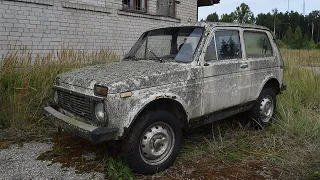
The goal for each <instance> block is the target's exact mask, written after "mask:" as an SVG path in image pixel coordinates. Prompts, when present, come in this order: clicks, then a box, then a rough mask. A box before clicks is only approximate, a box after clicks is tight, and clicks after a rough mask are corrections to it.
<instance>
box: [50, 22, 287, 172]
mask: <svg viewBox="0 0 320 180" xmlns="http://www.w3.org/2000/svg"><path fill="white" fill-rule="evenodd" d="M282 79H283V60H282V58H281V56H280V52H279V50H278V48H277V46H276V43H275V41H274V38H273V35H272V34H271V33H270V31H269V30H268V29H266V28H264V27H260V26H251V25H239V24H219V23H213V24H208V23H196V24H187V25H180V26H174V27H164V28H157V29H153V30H150V31H147V32H145V33H143V34H142V36H141V37H140V38H139V39H138V41H137V42H136V43H135V44H134V46H133V47H132V49H131V50H130V52H129V53H128V54H127V55H126V56H125V57H124V58H123V59H122V60H121V61H120V62H115V63H109V64H101V65H95V66H91V67H85V68H82V69H76V70H73V71H71V72H67V73H63V74H60V75H58V77H57V78H56V82H55V85H54V96H53V101H54V103H53V104H52V105H51V106H48V107H45V112H46V115H47V116H48V117H49V119H50V121H52V122H53V123H54V124H55V125H56V126H58V127H61V128H63V129H65V130H66V131H69V132H71V133H73V134H76V135H78V136H81V137H83V138H86V139H88V140H90V141H92V142H94V143H101V142H105V141H108V140H121V141H123V156H124V158H125V160H126V161H127V163H128V165H129V166H130V167H131V168H132V169H133V170H134V171H135V172H137V173H141V174H152V173H156V172H159V171H162V170H164V169H166V168H168V167H169V166H170V165H171V164H172V163H173V162H174V161H175V159H176V158H177V155H178V153H179V151H180V148H181V142H182V130H183V129H187V128H190V127H196V126H200V125H204V124H208V123H212V122H214V121H217V120H221V119H224V118H226V117H229V116H232V115H235V114H238V113H241V112H245V111H247V112H248V115H249V119H250V120H251V121H252V122H253V123H254V124H255V125H256V126H257V127H266V126H267V125H268V124H270V122H271V121H272V119H273V116H274V114H275V109H276V95H278V94H280V93H281V91H282V90H283V89H285V85H283V84H282Z"/></svg>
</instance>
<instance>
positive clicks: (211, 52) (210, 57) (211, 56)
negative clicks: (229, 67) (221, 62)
mask: <svg viewBox="0 0 320 180" xmlns="http://www.w3.org/2000/svg"><path fill="white" fill-rule="evenodd" d="M204 60H205V61H214V60H217V53H216V43H215V41H214V38H212V40H211V42H210V45H209V46H208V48H207V51H206V55H205V57H204Z"/></svg>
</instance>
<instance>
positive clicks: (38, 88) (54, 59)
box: [0, 48, 119, 137]
mask: <svg viewBox="0 0 320 180" xmlns="http://www.w3.org/2000/svg"><path fill="white" fill-rule="evenodd" d="M118 59H119V58H118V57H117V56H116V55H114V54H113V53H111V52H110V51H108V50H101V51H98V52H86V51H75V50H72V49H68V48H64V49H62V50H61V51H52V53H49V54H48V55H45V56H40V55H37V56H36V57H34V55H33V54H32V52H30V51H26V50H22V51H16V52H13V53H10V54H9V53H8V54H6V55H5V56H4V57H2V61H0V102H3V103H0V114H1V116H0V129H6V130H8V131H10V132H14V133H15V136H20V137H23V136H25V135H26V134H29V135H31V136H32V135H34V136H36V135H37V134H45V133H46V132H47V130H46V128H38V127H39V126H40V125H43V123H44V121H43V120H44V117H43V106H44V105H45V104H46V103H48V102H50V101H51V99H50V98H51V90H52V86H53V83H54V79H55V77H56V75H57V74H59V73H62V72H65V71H70V70H72V69H75V68H80V67H84V66H88V65H93V64H99V63H108V62H111V61H115V60H118Z"/></svg>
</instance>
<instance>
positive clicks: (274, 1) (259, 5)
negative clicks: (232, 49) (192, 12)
mask: <svg viewBox="0 0 320 180" xmlns="http://www.w3.org/2000/svg"><path fill="white" fill-rule="evenodd" d="M289 1H290V3H289V8H290V11H291V10H293V11H298V12H299V13H301V14H302V13H303V0H289ZM243 2H244V3H246V4H248V5H249V7H250V9H251V11H252V12H253V14H254V15H255V16H257V15H258V14H259V13H268V12H272V9H274V8H278V10H279V12H286V11H287V10H288V0H220V4H216V5H213V6H207V7H200V8H199V16H198V17H199V20H200V19H206V18H207V16H208V14H210V13H213V12H216V13H218V15H219V16H221V15H222V14H223V13H228V14H229V13H231V12H233V11H234V10H235V9H236V7H237V6H239V5H240V4H241V3H243ZM305 2H306V8H305V12H306V14H309V13H310V12H311V11H313V10H320V0H305Z"/></svg>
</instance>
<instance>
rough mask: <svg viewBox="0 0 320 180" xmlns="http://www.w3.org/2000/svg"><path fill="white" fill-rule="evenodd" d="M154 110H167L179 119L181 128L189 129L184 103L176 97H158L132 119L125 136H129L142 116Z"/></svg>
mask: <svg viewBox="0 0 320 180" xmlns="http://www.w3.org/2000/svg"><path fill="white" fill-rule="evenodd" d="M152 110H165V111H168V112H171V113H173V115H174V116H176V117H177V118H178V119H179V121H180V125H181V128H185V127H187V124H188V120H187V118H188V115H187V111H186V110H185V108H184V106H183V105H182V103H180V102H179V101H178V100H176V97H175V96H173V97H157V98H156V99H154V100H152V101H150V102H148V103H146V104H145V105H144V106H143V108H141V109H140V110H139V111H138V113H137V114H136V115H135V116H134V118H133V119H132V121H131V123H130V125H129V126H128V127H127V128H126V130H125V132H124V134H127V133H128V132H129V131H130V129H131V127H132V126H133V125H134V124H135V123H136V122H137V119H138V117H139V116H140V115H142V114H143V113H145V112H147V111H152Z"/></svg>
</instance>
